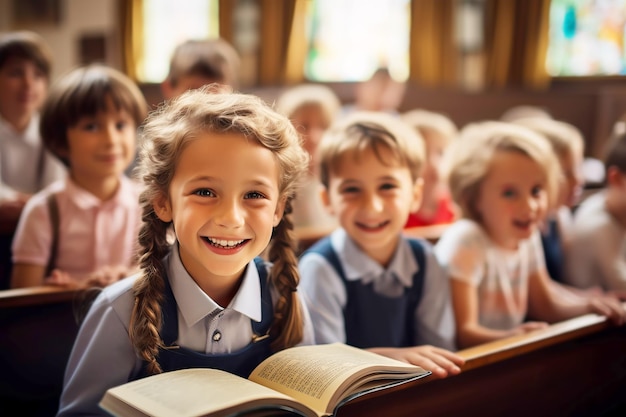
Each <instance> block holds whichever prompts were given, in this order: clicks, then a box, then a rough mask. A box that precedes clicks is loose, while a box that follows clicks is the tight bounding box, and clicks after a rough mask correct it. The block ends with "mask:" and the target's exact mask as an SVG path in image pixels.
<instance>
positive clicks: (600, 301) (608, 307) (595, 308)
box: [589, 296, 626, 326]
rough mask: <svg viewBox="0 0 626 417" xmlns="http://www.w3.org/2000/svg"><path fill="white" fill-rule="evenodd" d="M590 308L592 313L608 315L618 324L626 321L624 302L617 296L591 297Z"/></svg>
mask: <svg viewBox="0 0 626 417" xmlns="http://www.w3.org/2000/svg"><path fill="white" fill-rule="evenodd" d="M589 309H590V311H591V312H592V313H596V314H600V315H602V316H606V317H607V318H608V319H609V320H611V321H612V322H613V323H614V324H616V325H618V326H621V325H622V324H624V323H626V309H624V307H622V303H621V302H620V301H619V300H618V299H616V298H615V297H612V296H601V297H590V298H589Z"/></svg>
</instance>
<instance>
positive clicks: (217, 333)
mask: <svg viewBox="0 0 626 417" xmlns="http://www.w3.org/2000/svg"><path fill="white" fill-rule="evenodd" d="M221 338H222V333H220V331H219V330H216V331H214V332H213V341H214V342H219V341H220V339H221Z"/></svg>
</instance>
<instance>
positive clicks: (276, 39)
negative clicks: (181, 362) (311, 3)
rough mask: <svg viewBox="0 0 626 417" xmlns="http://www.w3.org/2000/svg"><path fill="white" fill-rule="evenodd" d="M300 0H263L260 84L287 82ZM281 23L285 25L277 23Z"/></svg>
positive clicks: (261, 3)
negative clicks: (292, 35)
mask: <svg viewBox="0 0 626 417" xmlns="http://www.w3.org/2000/svg"><path fill="white" fill-rule="evenodd" d="M296 3H297V0H283V1H276V0H260V2H259V4H260V5H261V27H260V32H261V41H260V43H259V84H260V85H281V84H283V83H284V81H285V74H286V65H287V48H288V45H289V37H290V35H291V22H292V21H293V16H294V11H295V9H296ZM278 22H280V23H281V24H277V23H278Z"/></svg>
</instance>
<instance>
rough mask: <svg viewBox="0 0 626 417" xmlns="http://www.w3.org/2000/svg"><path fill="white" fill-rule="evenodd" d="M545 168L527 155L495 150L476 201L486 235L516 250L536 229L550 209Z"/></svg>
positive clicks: (497, 242) (499, 243) (504, 246)
mask: <svg viewBox="0 0 626 417" xmlns="http://www.w3.org/2000/svg"><path fill="white" fill-rule="evenodd" d="M546 186H547V178H546V174H545V171H544V170H543V169H542V167H541V166H540V165H539V164H537V163H536V162H535V161H533V160H532V159H530V158H529V157H528V156H526V155H523V154H521V153H518V152H511V151H496V153H495V154H494V157H493V160H492V162H491V165H490V167H489V170H488V171H487V175H486V176H485V178H484V179H483V181H482V184H481V185H480V190H479V193H480V194H479V196H478V197H477V199H476V201H475V204H476V210H477V211H478V213H479V214H480V216H481V219H482V220H481V223H482V225H483V227H484V228H485V231H486V232H487V234H488V235H489V236H490V237H491V239H492V240H493V241H494V242H495V243H496V244H497V245H499V246H501V247H503V248H507V249H516V248H517V245H518V243H519V242H520V241H521V240H524V239H528V238H529V237H530V236H531V234H532V233H533V232H534V231H535V230H536V228H537V225H538V223H539V222H540V221H541V220H542V219H543V217H544V215H545V213H546V210H547V208H548V195H547V191H546Z"/></svg>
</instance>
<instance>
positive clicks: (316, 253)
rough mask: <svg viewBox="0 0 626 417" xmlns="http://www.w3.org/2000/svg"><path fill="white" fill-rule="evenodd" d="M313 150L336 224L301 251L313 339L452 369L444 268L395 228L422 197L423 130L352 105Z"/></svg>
mask: <svg viewBox="0 0 626 417" xmlns="http://www.w3.org/2000/svg"><path fill="white" fill-rule="evenodd" d="M319 158H320V159H319V161H320V164H321V166H320V175H321V180H322V184H323V185H324V190H323V198H324V201H325V203H326V205H327V206H328V207H329V209H330V210H331V211H332V212H333V213H334V214H336V215H337V218H338V220H339V222H340V224H341V228H339V229H337V230H336V231H334V232H333V233H332V234H331V235H330V236H329V237H326V238H324V239H322V240H321V241H319V242H317V243H316V244H315V245H314V246H313V247H311V248H309V249H308V250H307V251H305V252H304V254H303V255H302V256H301V258H300V264H299V267H300V273H301V275H302V284H301V290H302V291H303V292H304V293H305V294H306V295H307V297H308V298H307V299H308V300H310V302H311V304H310V313H311V318H312V320H313V324H314V327H315V337H316V342H317V343H333V342H343V343H347V344H350V345H353V346H356V347H359V348H367V349H369V350H372V351H374V352H376V353H379V354H383V355H385V356H389V357H391V358H395V359H399V360H402V361H405V362H409V363H413V364H415V365H419V366H422V367H423V368H424V369H427V370H429V371H432V372H433V374H434V375H436V376H438V377H445V376H447V375H453V374H457V373H459V372H460V368H459V366H460V365H462V364H463V359H461V358H460V357H459V356H457V355H456V354H454V353H453V352H452V350H455V344H454V335H455V330H454V318H453V314H452V308H451V305H450V295H449V291H448V282H447V280H446V279H445V274H444V271H443V270H442V268H441V267H440V265H439V264H438V263H437V260H436V258H435V257H434V254H433V252H432V247H431V246H430V244H429V243H428V242H427V241H425V240H417V239H409V238H406V237H404V236H403V235H402V231H403V227H404V224H405V223H406V219H407V217H408V215H409V212H411V210H415V209H417V206H418V205H419V203H420V199H421V193H422V179H421V171H422V168H423V164H424V145H423V143H422V141H421V139H420V138H419V136H418V135H417V134H416V133H415V131H413V130H412V129H411V128H410V127H409V126H407V125H405V124H404V123H403V122H402V121H400V120H398V119H397V117H394V116H391V115H388V114H384V113H375V112H355V113H353V114H352V115H351V116H348V117H347V119H346V120H344V121H341V122H340V123H338V124H337V125H335V126H334V127H332V128H331V129H330V130H329V131H328V133H327V134H326V135H325V136H324V138H323V139H322V142H321V143H320V146H319ZM420 345H421V346H420Z"/></svg>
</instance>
